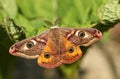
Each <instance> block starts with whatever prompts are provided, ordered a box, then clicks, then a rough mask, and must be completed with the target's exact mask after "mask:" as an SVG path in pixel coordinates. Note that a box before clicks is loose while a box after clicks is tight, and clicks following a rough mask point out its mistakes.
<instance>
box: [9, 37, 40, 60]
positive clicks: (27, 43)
mask: <svg viewBox="0 0 120 79" xmlns="http://www.w3.org/2000/svg"><path fill="white" fill-rule="evenodd" d="M38 44H39V43H38V42H37V41H35V40H34V39H29V40H28V39H26V40H23V41H20V42H18V43H15V44H14V45H13V46H11V47H10V49H9V52H10V54H12V55H14V56H19V57H24V58H28V59H34V58H37V57H38V56H39V53H40V49H39V46H38Z"/></svg>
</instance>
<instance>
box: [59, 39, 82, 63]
mask: <svg viewBox="0 0 120 79" xmlns="http://www.w3.org/2000/svg"><path fill="white" fill-rule="evenodd" d="M63 40H64V41H63V42H64V46H65V51H64V52H62V55H61V62H62V63H65V64H71V63H73V62H75V61H77V60H78V59H79V58H80V57H81V56H82V51H81V49H80V48H79V46H77V45H75V44H72V43H71V42H70V41H68V40H67V39H66V38H63Z"/></svg>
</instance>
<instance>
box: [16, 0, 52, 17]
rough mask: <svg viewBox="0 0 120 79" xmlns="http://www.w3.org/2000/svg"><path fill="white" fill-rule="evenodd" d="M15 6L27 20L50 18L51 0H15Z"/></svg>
mask: <svg viewBox="0 0 120 79" xmlns="http://www.w3.org/2000/svg"><path fill="white" fill-rule="evenodd" d="M17 4H18V6H19V8H20V11H21V12H22V14H23V15H24V16H25V17H27V18H28V19H32V18H44V17H49V18H51V17H52V0H48V1H44V0H17Z"/></svg>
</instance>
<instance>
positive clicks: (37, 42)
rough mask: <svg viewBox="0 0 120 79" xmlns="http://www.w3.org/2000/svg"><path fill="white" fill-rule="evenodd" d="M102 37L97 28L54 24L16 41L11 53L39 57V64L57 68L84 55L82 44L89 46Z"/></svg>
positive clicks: (26, 56) (29, 57) (24, 56)
mask: <svg viewBox="0 0 120 79" xmlns="http://www.w3.org/2000/svg"><path fill="white" fill-rule="evenodd" d="M101 37H102V33H101V32H100V31H99V30H97V29H95V28H60V27H58V26H53V27H51V28H50V29H48V30H46V31H45V32H43V33H41V34H40V35H37V36H34V37H32V38H28V39H24V40H22V41H20V42H17V43H15V44H14V45H12V46H11V47H10V49H9V52H10V54H12V55H14V56H19V57H23V58H27V59H37V63H38V65H39V66H41V67H44V68H56V67H58V66H59V65H61V64H62V63H64V64H71V63H73V62H75V61H77V60H78V59H79V58H81V56H82V51H81V49H80V46H89V45H91V44H93V43H95V42H96V41H98V40H99V39H100V38H101Z"/></svg>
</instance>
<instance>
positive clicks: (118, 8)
mask: <svg viewBox="0 0 120 79" xmlns="http://www.w3.org/2000/svg"><path fill="white" fill-rule="evenodd" d="M98 16H99V18H100V19H101V20H102V21H110V22H115V21H116V20H119V19H120V3H119V1H118V0H108V2H106V4H104V5H103V6H101V7H100V8H99V10H98Z"/></svg>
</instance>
